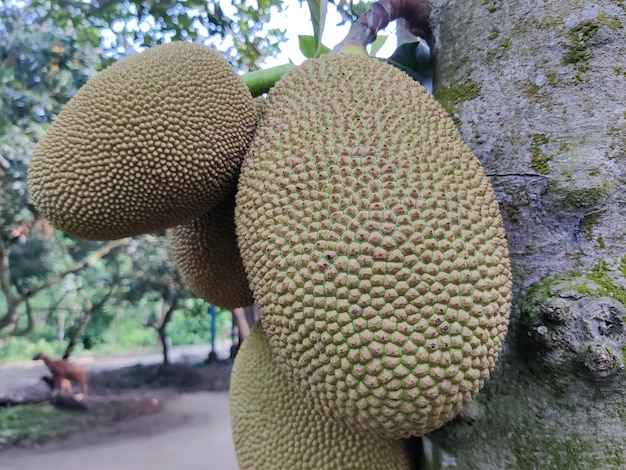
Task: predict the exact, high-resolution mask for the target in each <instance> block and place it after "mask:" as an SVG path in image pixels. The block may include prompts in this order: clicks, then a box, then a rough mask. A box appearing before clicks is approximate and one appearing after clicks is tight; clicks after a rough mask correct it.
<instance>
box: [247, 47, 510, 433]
mask: <svg viewBox="0 0 626 470" xmlns="http://www.w3.org/2000/svg"><path fill="white" fill-rule="evenodd" d="M236 223H237V235H238V241H239V246H240V249H241V253H242V258H243V260H244V265H245V267H246V270H247V272H248V278H249V280H250V283H251V288H252V291H253V293H254V297H255V299H256V302H257V304H258V306H259V309H260V314H261V321H262V322H263V326H264V328H265V331H266V333H267V335H268V337H269V342H270V345H271V347H272V350H273V352H274V354H275V356H276V357H277V360H278V362H279V365H280V367H281V370H283V371H284V373H285V374H286V376H287V377H288V379H289V381H290V382H292V383H293V384H295V385H296V387H297V388H298V389H299V390H300V392H301V393H303V394H305V395H306V397H307V398H308V399H309V400H312V402H314V403H315V405H316V406H317V407H318V408H319V409H320V410H322V411H323V412H324V413H325V414H326V415H327V416H329V417H332V418H333V419H336V420H338V421H340V422H342V423H344V424H347V425H349V426H353V427H354V428H355V429H360V430H366V431H368V432H373V433H375V434H378V435H381V436H385V437H393V438H397V437H407V436H409V435H422V434H425V433H427V432H429V431H431V430H433V429H436V428H438V427H440V426H441V425H442V424H443V423H445V422H446V421H448V420H450V419H452V418H453V417H454V416H455V415H456V414H457V413H458V412H459V411H460V410H461V409H462V408H463V406H464V405H465V404H466V403H467V402H468V401H469V400H470V399H471V398H472V397H473V396H474V395H476V393H477V392H478V391H479V389H480V388H481V387H482V385H483V383H484V382H485V380H486V379H487V378H488V377H489V374H490V371H491V370H492V369H493V367H494V365H495V363H496V360H497V357H498V354H499V352H500V351H501V349H502V342H503V340H504V338H505V335H506V331H507V325H508V315H509V310H510V301H511V272H510V262H509V255H508V250H507V245H506V240H505V233H504V229H503V226H502V220H501V217H500V214H499V209H498V203H497V201H496V198H495V195H494V192H493V190H492V188H491V186H490V183H489V181H488V179H487V177H486V175H485V173H484V171H483V169H482V168H481V166H480V164H479V162H478V160H477V159H476V158H475V157H474V156H473V155H472V153H471V151H470V150H469V148H468V147H467V145H466V144H465V143H464V142H463V141H462V140H461V137H460V135H459V132H458V131H457V129H456V128H455V126H454V124H453V122H452V120H451V119H450V117H449V116H448V115H447V114H446V113H445V111H444V110H443V109H442V107H441V106H440V105H439V104H438V103H437V102H436V101H435V100H434V99H433V98H432V97H431V96H430V95H429V94H428V93H427V92H426V90H425V89H424V88H422V87H421V86H420V85H419V84H417V83H416V82H414V81H413V80H411V79H410V78H409V77H408V76H407V75H406V74H404V73H403V72H401V71H399V70H398V69H396V68H394V67H392V66H390V65H388V64H385V63H382V62H379V61H378V60H376V59H372V58H366V57H362V56H356V55H349V54H335V55H329V56H324V57H320V58H317V59H313V60H310V61H307V62H305V63H304V64H302V65H301V66H300V67H298V68H296V69H295V70H294V71H292V72H289V73H288V74H286V75H285V76H284V77H283V78H282V79H281V80H280V81H279V82H278V83H277V84H276V86H275V87H274V88H273V89H272V90H271V91H270V93H269V95H268V101H267V110H266V112H265V114H264V117H263V119H262V121H261V123H260V124H259V126H258V128H257V132H256V134H255V137H254V139H253V142H252V144H251V147H250V149H249V151H248V154H247V155H246V158H245V161H244V165H243V167H242V173H241V175H240V181H239V187H238V193H237V209H236Z"/></svg>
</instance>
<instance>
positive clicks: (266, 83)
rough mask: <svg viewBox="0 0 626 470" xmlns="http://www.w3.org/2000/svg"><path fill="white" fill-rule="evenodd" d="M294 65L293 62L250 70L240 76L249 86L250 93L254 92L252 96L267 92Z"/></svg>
mask: <svg viewBox="0 0 626 470" xmlns="http://www.w3.org/2000/svg"><path fill="white" fill-rule="evenodd" d="M294 67H295V65H293V64H284V65H278V66H276V67H271V68H269V69H266V70H255V71H254V72H248V73H246V74H243V75H241V76H240V77H241V79H242V80H243V82H244V83H245V84H246V86H247V87H248V90H250V93H252V96H255V97H256V96H260V95H262V94H263V93H267V92H268V91H269V90H270V88H272V87H273V86H274V84H275V83H276V82H277V81H278V80H279V79H280V78H281V77H282V76H283V75H285V74H286V73H287V72H289V71H290V70H291V69H292V68H294Z"/></svg>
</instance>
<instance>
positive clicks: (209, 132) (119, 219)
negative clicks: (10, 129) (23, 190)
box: [28, 42, 256, 239]
mask: <svg viewBox="0 0 626 470" xmlns="http://www.w3.org/2000/svg"><path fill="white" fill-rule="evenodd" d="M255 125H256V111H255V107H254V103H253V99H252V96H251V95H250V92H249V91H248V89H247V88H246V86H245V85H244V84H243V82H242V81H241V79H240V78H239V77H238V76H237V74H236V73H235V72H234V70H233V68H232V67H231V66H230V64H229V63H228V62H227V61H226V60H225V59H224V58H223V57H221V56H220V54H219V53H218V52H217V51H215V50H213V49H211V48H209V47H207V46H204V45H201V44H193V43H187V42H176V43H171V44H165V45H160V46H156V47H153V48H151V49H148V50H146V51H144V52H141V53H139V54H135V55H132V56H130V57H127V58H124V59H122V60H120V61H118V62H116V63H115V64H113V65H112V66H110V67H109V68H107V69H105V70H104V71H102V72H100V73H99V74H97V75H96V76H95V77H94V78H93V79H91V80H90V81H89V82H88V83H87V84H85V86H83V87H82V88H81V89H80V90H79V91H78V93H77V94H76V95H75V96H74V97H73V98H72V99H71V100H70V101H69V102H68V104H67V105H66V106H65V108H64V109H63V110H62V111H61V113H60V114H59V116H58V117H57V119H56V120H55V121H54V123H53V124H52V126H51V127H50V130H49V131H48V133H47V134H46V135H45V136H44V137H43V138H42V139H41V140H40V142H39V143H38V144H37V146H36V147H35V149H34V151H33V157H32V160H31V162H30V166H29V172H28V184H29V190H30V194H31V196H32V198H33V200H34V202H35V205H36V207H37V208H38V210H39V211H40V212H41V214H42V215H43V216H44V217H46V218H48V219H49V220H50V222H52V224H53V225H54V226H56V227H57V228H58V229H60V230H63V231H65V232H67V233H68V234H71V235H73V236H76V237H80V238H87V239H115V238H122V237H126V236H132V235H138V234H142V233H147V232H152V231H156V230H163V229H165V228H167V227H171V226H174V225H177V224H182V223H186V222H188V221H190V220H192V219H193V218H196V217H199V216H200V215H201V214H203V213H205V212H206V211H208V210H210V209H211V208H212V207H214V206H215V205H216V204H217V203H218V202H219V201H220V200H221V199H222V198H223V197H224V196H225V195H226V193H227V192H228V191H229V190H230V189H232V188H233V186H234V185H235V181H236V177H237V173H238V171H239V167H240V165H241V162H242V159H243V154H244V152H245V150H246V148H247V146H248V144H249V142H250V139H251V138H252V135H253V133H254V128H255Z"/></svg>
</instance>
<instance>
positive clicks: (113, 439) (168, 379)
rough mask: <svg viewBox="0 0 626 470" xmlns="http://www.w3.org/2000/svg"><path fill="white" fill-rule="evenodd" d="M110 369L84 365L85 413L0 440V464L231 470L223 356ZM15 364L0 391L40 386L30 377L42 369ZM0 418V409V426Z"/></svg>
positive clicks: (22, 468) (8, 467)
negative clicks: (210, 360)
mask: <svg viewBox="0 0 626 470" xmlns="http://www.w3.org/2000/svg"><path fill="white" fill-rule="evenodd" d="M124 361H126V363H128V362H133V358H124V360H123V361H121V362H122V363H124ZM119 362H120V361H117V362H115V364H118V363H119ZM139 362H142V361H139ZM143 362H146V361H143ZM148 362H150V361H148ZM152 362H154V361H152ZM112 366H113V367H114V365H112V364H108V365H107V366H102V361H100V362H98V361H94V362H93V363H92V364H91V365H90V369H92V371H93V372H92V375H91V378H90V381H89V385H90V393H89V396H88V397H87V401H86V405H87V407H88V410H87V411H86V412H85V411H78V412H77V411H73V412H68V413H67V414H68V415H69V418H68V419H67V420H66V421H63V422H62V425H60V426H58V427H57V428H56V429H51V430H45V432H42V430H41V429H39V432H40V433H41V435H39V436H33V435H23V436H19V437H17V438H14V439H4V442H3V441H2V439H0V469H1V470H13V469H15V470H30V469H33V470H34V469H40V468H43V467H45V468H46V469H47V470H57V468H58V469H59V470H60V469H61V468H62V469H63V470H79V469H80V470H83V469H84V468H85V462H89V469H90V470H104V469H107V470H109V469H110V468H111V466H114V467H115V468H116V469H126V468H128V469H134V470H142V469H144V468H145V469H151V470H152V469H160V468H176V467H178V466H179V465H181V464H182V465H186V466H187V468H190V469H195V468H198V469H200V468H219V469H222V470H236V469H237V464H236V460H235V456H234V449H233V444H232V440H231V437H230V423H229V415H228V393H227V390H228V382H229V376H230V363H229V362H228V361H222V362H218V363H214V364H211V365H205V366H199V365H194V366H192V365H176V366H170V367H167V368H162V367H159V366H158V365H145V364H144V365H135V366H131V367H122V368H118V367H115V368H111V367H112ZM19 369H20V368H19V367H17V368H15V367H12V368H7V367H5V368H3V371H2V372H3V373H2V374H0V376H1V377H2V378H0V395H2V394H3V393H4V394H6V393H11V394H15V393H16V392H18V391H19V390H20V388H18V389H17V390H16V387H21V390H30V391H31V392H32V391H34V390H36V389H37V388H39V389H40V390H41V389H42V387H44V385H43V384H42V383H38V382H37V380H38V379H37V377H39V376H40V375H43V373H45V369H43V368H39V367H35V368H31V369H34V370H30V369H28V368H26V367H22V373H20V372H19ZM103 369H106V370H103ZM5 372H6V373H5ZM38 374H40V375H38ZM7 379H9V380H7ZM43 390H45V388H43ZM41 407H42V408H41V409H42V410H45V409H47V408H50V405H46V404H44V405H41ZM46 407H47V408H46ZM0 413H2V412H1V411H0ZM1 420H2V415H1V414H0V430H1V424H2V423H1ZM5 420H6V418H5ZM2 446H3V447H4V448H3V449H2Z"/></svg>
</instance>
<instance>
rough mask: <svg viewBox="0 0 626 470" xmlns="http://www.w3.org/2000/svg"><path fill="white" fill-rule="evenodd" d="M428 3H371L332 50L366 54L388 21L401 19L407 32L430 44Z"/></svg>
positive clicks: (411, 0)
mask: <svg viewBox="0 0 626 470" xmlns="http://www.w3.org/2000/svg"><path fill="white" fill-rule="evenodd" d="M430 7H431V6H430V1H429V0H379V1H377V2H374V3H372V5H371V6H370V7H369V8H368V9H367V11H366V12H365V13H363V15H361V16H360V17H359V19H358V20H356V21H355V22H354V23H352V27H351V28H350V31H349V32H348V34H347V36H346V37H345V38H344V39H343V41H341V42H340V43H339V44H337V46H336V47H335V49H334V51H335V52H340V51H342V50H343V49H345V48H346V47H356V48H359V49H363V50H365V46H367V45H368V44H370V43H371V42H373V41H374V40H375V39H376V35H377V34H378V32H379V31H380V30H382V29H384V28H385V27H386V26H387V25H388V24H389V23H390V22H391V21H394V20H397V19H403V20H404V22H405V26H406V28H407V29H408V30H409V31H410V32H411V34H414V35H415V36H421V37H423V38H425V39H426V40H427V41H428V42H429V43H430V42H431V38H432V33H431V30H430V26H429V16H430Z"/></svg>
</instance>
